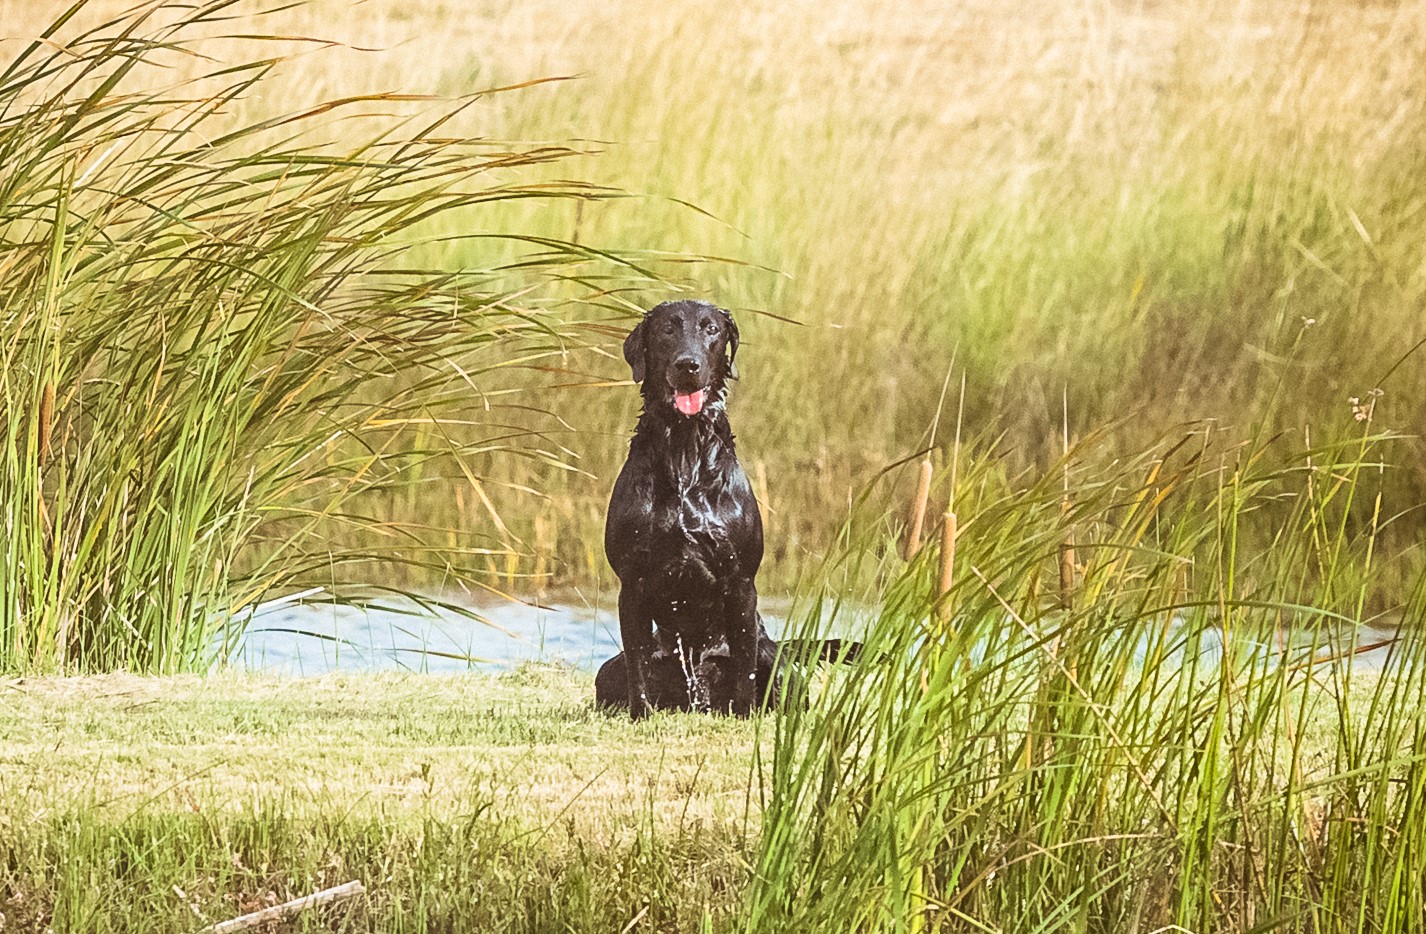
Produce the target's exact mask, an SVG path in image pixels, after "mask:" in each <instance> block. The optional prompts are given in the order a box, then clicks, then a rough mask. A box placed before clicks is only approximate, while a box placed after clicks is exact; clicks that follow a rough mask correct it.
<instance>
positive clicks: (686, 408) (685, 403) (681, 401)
mask: <svg viewBox="0 0 1426 934" xmlns="http://www.w3.org/2000/svg"><path fill="white" fill-rule="evenodd" d="M707 399H708V390H706V389H699V390H697V391H695V392H675V393H674V394H673V407H674V408H676V409H678V410H679V411H680V412H682V413H683V414H684V415H697V414H698V413H699V412H702V411H703V403H704V402H705V401H706V400H707Z"/></svg>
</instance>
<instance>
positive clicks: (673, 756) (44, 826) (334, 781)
mask: <svg viewBox="0 0 1426 934" xmlns="http://www.w3.org/2000/svg"><path fill="white" fill-rule="evenodd" d="M1374 686H1375V676H1374V675H1372V674H1371V673H1368V672H1364V673H1359V674H1358V675H1357V676H1356V678H1355V680H1354V682H1353V688H1354V689H1353V691H1352V693H1351V698H1352V702H1351V704H1350V707H1351V712H1352V714H1353V715H1356V716H1361V715H1364V714H1366V713H1367V712H1368V706H1369V703H1370V699H1371V697H1372V696H1373V694H1374V693H1375V690H1374ZM0 692H3V693H0V737H3V739H0V917H3V918H4V921H5V928H4V930H5V931H7V932H12V931H24V932H29V931H34V932H41V931H46V930H53V931H56V932H66V931H76V932H77V931H113V932H150V931H151V932H169V931H177V930H189V929H194V930H196V929H197V928H198V927H200V926H201V925H202V924H204V923H209V922H212V921H217V920H222V919H225V918H228V917H231V916H235V915H237V914H239V913H241V912H244V911H251V910H256V909H257V908H260V907H264V906H266V905H267V904H271V903H273V902H277V901H284V900H286V899H288V898H293V897H297V896H300V895H303V894H307V893H309V892H312V891H316V890H318V889H321V888H324V887H328V886H331V885H336V884H340V883H343V882H346V881H349V880H351V879H358V880H361V881H362V882H363V883H364V884H365V886H366V887H367V890H368V894H367V895H366V896H365V897H363V898H359V899H357V900H354V901H352V902H349V903H346V904H342V905H338V906H336V907H332V908H328V909H323V910H320V911H316V912H313V913H311V914H310V915H308V916H306V917H304V918H302V919H300V920H299V922H297V923H296V924H295V925H294V926H293V927H292V928H291V929H292V930H310V931H317V930H322V931H328V930H330V931H383V932H385V931H392V932H395V931H402V932H405V931H454V930H482V931H484V930H490V931H499V930H511V931H540V930H562V931H590V932H603V931H619V930H624V929H625V928H626V926H628V930H632V931H697V930H704V929H711V930H738V929H745V930H759V929H766V928H759V927H758V926H757V924H756V923H755V922H754V921H753V920H752V918H751V916H750V915H749V913H748V909H747V908H746V907H745V905H746V901H747V898H748V893H749V889H748V886H749V883H750V880H751V866H752V865H753V864H754V862H755V861H756V859H757V850H758V841H759V828H760V824H761V821H762V808H763V805H764V803H765V802H764V800H763V796H764V795H765V794H766V789H767V785H765V783H764V781H763V779H761V778H760V777H759V776H761V775H763V774H764V773H763V772H762V771H761V770H760V769H758V768H757V767H756V766H755V763H754V758H755V746H756V745H757V744H758V740H757V737H758V736H763V737H765V740H766V744H767V745H765V746H764V748H763V752H764V753H766V754H768V755H769V756H770V745H771V743H772V741H773V734H774V733H775V732H776V731H775V730H774V729H773V723H774V721H770V720H767V719H764V720H762V721H761V722H752V723H749V722H738V721H733V720H728V719H722V718H710V717H695V716H688V715H677V716H670V715H660V716H657V717H654V718H652V719H650V720H648V721H646V722H644V723H641V724H631V723H629V722H628V721H627V720H625V719H624V718H622V717H609V716H605V715H604V714H601V713H597V712H595V711H594V710H593V709H592V704H591V695H592V682H591V679H590V678H589V676H588V675H586V674H581V673H577V672H572V671H570V670H568V669H562V668H549V667H541V666H527V667H525V668H522V669H520V670H518V671H515V672H512V673H510V674H507V675H501V676H493V675H463V676H451V677H440V676H431V675H371V674H364V675H332V676H326V677H321V678H310V679H288V678H273V677H259V676H252V675H242V674H236V673H223V674H214V675H209V676H168V677H160V676H134V675H126V674H116V675H103V676H90V677H78V678H54V677H39V678H25V679H11V680H8V681H5V682H4V683H3V684H0ZM1332 693H1333V692H1332V690H1331V689H1330V688H1329V687H1328V686H1327V685H1326V683H1325V681H1324V683H1323V685H1322V687H1321V690H1320V693H1318V694H1317V695H1316V700H1314V701H1313V703H1311V704H1309V705H1308V707H1307V711H1306V712H1307V716H1306V718H1305V719H1304V720H1303V721H1302V722H1303V725H1304V731H1303V732H1304V739H1303V746H1304V748H1303V750H1302V752H1301V754H1300V757H1301V760H1302V761H1303V762H1304V763H1306V769H1307V771H1306V773H1305V774H1304V775H1303V776H1302V779H1303V780H1304V781H1307V782H1311V781H1315V780H1320V779H1322V778H1324V777H1325V776H1327V775H1328V774H1329V773H1330V772H1331V770H1332V768H1333V764H1332V757H1331V755H1330V754H1329V752H1328V750H1330V749H1331V748H1332V747H1333V746H1334V745H1335V744H1336V742H1337V734H1338V732H1339V728H1338V723H1339V711H1338V709H1337V708H1336V706H1334V705H1333V704H1332V703H1331V700H1330V698H1331V696H1332ZM946 698H947V700H948V702H949V703H950V704H951V705H952V706H954V705H956V704H958V703H961V702H964V701H968V700H969V697H968V695H965V694H961V693H958V692H952V693H949V694H947V695H946ZM819 703H821V702H819ZM832 709H833V710H834V712H835V704H834V705H832ZM963 713H964V714H968V713H969V712H968V711H963ZM1046 742H1047V743H1050V742H1054V740H1052V739H1049V738H1047V739H1046ZM817 748H819V749H820V745H819V746H818V747H817ZM814 761H815V760H814ZM999 806H1001V805H1000V804H997V805H996V807H999ZM1007 813H1009V811H1007ZM1323 813H1324V815H1325V812H1323ZM845 818H846V815H845V814H843V815H841V817H840V818H839V819H845ZM947 818H948V820H951V819H952V818H953V815H952V814H948V815H947ZM839 826H842V829H843V830H847V829H848V828H849V827H850V826H851V825H839ZM948 826H954V821H953V820H952V823H951V824H948ZM828 830H829V832H832V830H831V828H830V827H829V828H828ZM1184 830H1185V833H1191V832H1192V830H1193V828H1192V827H1190V826H1185V828H1184ZM843 839H844V838H843V837H841V836H839V835H838V833H837V832H832V836H831V837H830V838H829V840H828V843H827V846H828V847H829V852H828V853H827V854H826V855H827V857H828V858H832V857H834V856H835V855H836V853H837V850H838V846H839V842H840V841H842V840H843ZM833 841H838V842H833ZM810 843H811V839H810V838H808V839H804V840H802V841H801V842H800V844H799V845H798V846H797V847H795V848H792V849H790V850H789V851H788V853H787V854H786V857H787V858H789V859H794V858H795V859H804V858H806V856H805V850H806V846H807V845H809V844H810ZM1087 845H1088V844H1087V843H1081V844H1079V846H1081V847H1083V846H1087ZM776 858H777V857H776V854H767V855H765V856H764V859H774V860H775V859H776ZM867 866H868V869H869V870H871V869H872V867H874V866H883V868H884V867H885V864H882V863H878V862H876V861H875V860H873V861H871V862H869V863H868V864H867ZM764 871H766V870H764ZM966 891H967V892H970V893H972V898H971V899H970V901H971V903H974V902H975V900H976V898H975V896H974V893H975V892H976V891H977V880H970V881H969V882H968V883H967V884H966ZM864 894H865V893H864V892H862V891H861V890H857V895H858V896H863V895H864ZM850 895H851V890H848V896H849V897H850ZM762 897H763V898H764V899H766V897H767V896H766V893H763V896H762ZM890 897H891V896H890V894H889V893H888V894H887V895H886V898H887V899H888V902H887V904H890V903H891V902H890V901H889V899H890ZM845 904H846V906H847V909H848V910H849V911H850V910H855V911H865V910H867V909H866V905H865V903H862V902H857V903H855V904H853V903H852V902H846V903H845ZM809 905H811V906H813V908H816V907H817V906H821V905H822V903H821V901H820V900H816V899H814V900H813V901H811V902H810V903H809ZM761 907H762V909H763V910H766V905H763V906H761ZM813 913H814V914H815V911H814V912H813ZM835 915H836V912H835V911H834V912H833V916H835ZM824 920H825V919H824ZM992 920H995V919H992ZM1011 920H1012V919H1010V918H1008V917H1001V918H999V919H998V921H999V924H998V927H999V928H1000V929H1002V930H1017V929H1019V928H1017V927H1016V926H1015V925H1014V924H1013V923H1011ZM749 924H751V925H752V926H751V927H748V925H749ZM1228 927H1229V929H1232V926H1231V925H1229V926H1228ZM286 929H287V928H284V930H286ZM808 929H809V930H810V929H811V928H808ZM819 929H823V930H835V929H836V925H835V924H831V925H824V926H823V927H822V928H819ZM949 929H952V930H954V929H957V928H955V927H954V926H951V927H950V928H949ZM967 929H969V928H967Z"/></svg>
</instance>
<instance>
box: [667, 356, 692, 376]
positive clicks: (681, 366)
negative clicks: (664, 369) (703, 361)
mask: <svg viewBox="0 0 1426 934" xmlns="http://www.w3.org/2000/svg"><path fill="white" fill-rule="evenodd" d="M673 368H674V369H675V370H677V371H678V372H680V373H697V372H698V361H697V360H695V359H693V358H692V357H679V358H678V359H677V360H675V361H673Z"/></svg>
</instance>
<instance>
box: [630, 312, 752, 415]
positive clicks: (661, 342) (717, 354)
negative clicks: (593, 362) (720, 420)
mask: <svg viewBox="0 0 1426 934" xmlns="http://www.w3.org/2000/svg"><path fill="white" fill-rule="evenodd" d="M737 354H738V326H737V325H736V324H734V323H733V316H732V315H731V314H729V313H728V312H726V311H724V310H723V309H722V308H719V307H718V306H717V305H713V304H710V303H708V302H699V301H679V302H664V303H663V304H661V305H658V306H656V307H655V308H653V309H652V310H650V311H649V313H648V314H646V315H644V320H643V321H640V322H639V326H638V327H636V328H634V330H633V332H632V333H631V334H630V335H629V337H628V338H627V339H626V340H625V341H624V359H625V360H627V361H629V367H630V368H631V369H632V370H633V371H634V381H635V382H638V383H643V393H644V399H645V404H646V405H662V404H666V405H668V406H670V407H671V408H673V409H674V410H675V411H677V412H680V413H682V414H683V415H686V416H694V415H697V414H698V413H699V412H701V411H703V407H704V405H706V404H707V403H708V402H709V401H716V400H718V399H720V398H721V396H722V392H723V385H724V383H725V381H727V380H729V379H735V378H736V376H737V374H736V373H735V372H734V370H733V358H734V357H736V356H737Z"/></svg>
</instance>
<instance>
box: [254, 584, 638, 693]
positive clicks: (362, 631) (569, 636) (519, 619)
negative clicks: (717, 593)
mask: <svg viewBox="0 0 1426 934" xmlns="http://www.w3.org/2000/svg"><path fill="white" fill-rule="evenodd" d="M618 651H619V621H618V617H617V614H616V612H615V608H614V606H613V605H612V604H611V605H610V606H608V607H602V606H597V605H595V606H585V605H575V604H566V603H554V604H544V605H534V604H529V603H517V602H514V601H490V602H482V603H479V604H475V603H469V604H460V605H459V609H458V610H457V609H450V608H445V607H435V606H422V605H420V604H417V603H415V602H414V601H411V600H408V599H404V598H392V599H388V600H382V601H380V602H379V603H376V604H375V605H371V606H365V607H362V606H344V605H337V604H332V603H321V602H295V601H291V600H289V601H274V603H273V604H269V605H266V606H263V607H259V608H258V609H257V610H256V611H255V612H254V613H253V617H252V620H251V622H250V623H249V625H248V631H247V634H246V636H245V637H244V638H243V640H242V643H241V644H240V646H239V648H238V650H237V651H236V652H235V653H234V654H233V655H232V657H231V661H232V663H233V664H235V665H240V666H242V667H245V668H247V669H250V670H253V671H263V672H271V673H278V674H290V675H317V674H324V673H326V672H330V671H390V670H409V671H426V672H459V671H471V670H481V671H501V670H506V669H509V668H512V667H514V666H516V665H518V664H520V663H522V662H528V661H544V662H558V663H563V664H567V665H572V666H574V667H576V668H582V669H587V670H591V671H592V670H594V669H595V668H598V667H599V665H600V664H602V663H603V662H604V660H605V659H607V658H610V657H611V656H613V655H615V654H616V653H617V652H618Z"/></svg>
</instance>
